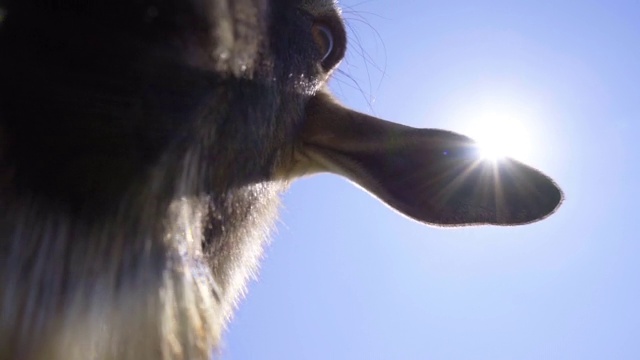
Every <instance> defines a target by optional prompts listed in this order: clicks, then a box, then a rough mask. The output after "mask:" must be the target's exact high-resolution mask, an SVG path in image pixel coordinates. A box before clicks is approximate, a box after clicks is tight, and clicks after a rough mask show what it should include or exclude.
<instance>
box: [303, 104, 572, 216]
mask: <svg viewBox="0 0 640 360" xmlns="http://www.w3.org/2000/svg"><path fill="white" fill-rule="evenodd" d="M300 137H301V138H300V139H299V140H300V144H301V145H300V147H299V150H298V155H297V157H298V159H300V161H301V162H300V163H299V164H298V165H299V166H298V173H311V172H318V171H329V172H333V173H336V174H340V175H343V176H345V177H347V178H349V179H350V180H351V181H353V182H355V183H356V184H358V185H360V186H361V187H363V188H364V189H366V190H367V191H369V192H370V193H371V194H373V195H374V196H376V197H378V198H379V199H380V200H382V201H383V202H385V203H386V204H388V205H389V206H391V207H392V208H394V209H396V210H397V211H399V212H400V213H402V214H404V215H406V216H408V217H410V218H413V219H415V220H417V221H420V222H424V223H428V224H432V225H440V226H460V225H472V224H497V225H517V224H526V223H530V222H533V221H537V220H540V219H543V218H545V217H546V216H548V215H549V214H551V213H553V212H554V211H555V210H556V208H557V207H558V205H559V204H560V203H561V201H562V197H563V195H562V192H561V190H560V189H559V188H558V187H557V186H556V184H555V183H554V182H553V181H552V180H551V179H550V178H548V177H547V176H545V175H543V174H542V173H540V172H539V171H537V170H535V169H533V168H531V167H529V166H526V165H524V164H522V163H520V162H518V161H515V160H511V159H502V160H500V161H498V162H494V161H491V160H483V159H482V158H481V157H480V156H479V152H478V149H477V147H476V145H475V143H474V142H473V141H472V140H471V139H469V138H467V137H465V136H462V135H458V134H455V133H452V132H447V131H443V130H435V129H416V128H411V127H408V126H403V125H399V124H395V123H391V122H388V121H384V120H380V119H377V118H374V117H371V116H368V115H364V114H360V113H357V112H355V111H352V110H349V109H346V108H344V107H342V106H340V105H339V104H337V103H336V102H335V101H334V100H333V99H332V98H331V96H330V95H328V94H327V93H325V92H320V93H319V94H317V95H316V96H315V97H314V98H313V99H311V101H310V102H309V104H308V106H307V120H306V122H305V124H304V127H303V128H302V130H301V134H300ZM301 169H304V170H301Z"/></svg>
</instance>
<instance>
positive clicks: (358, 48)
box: [223, 0, 640, 360]
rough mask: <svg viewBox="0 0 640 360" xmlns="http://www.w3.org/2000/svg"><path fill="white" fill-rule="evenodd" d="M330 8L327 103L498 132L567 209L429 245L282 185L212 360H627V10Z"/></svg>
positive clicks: (371, 212)
mask: <svg viewBox="0 0 640 360" xmlns="http://www.w3.org/2000/svg"><path fill="white" fill-rule="evenodd" d="M342 6H343V7H344V9H345V17H346V18H347V21H348V24H349V27H350V29H351V30H350V37H349V38H350V41H351V43H350V45H351V47H350V50H349V51H350V53H349V57H348V59H347V61H345V62H344V63H343V65H342V67H341V69H342V72H343V73H341V74H337V75H336V77H335V79H334V81H333V89H334V91H335V92H336V94H337V95H338V96H339V98H340V99H341V100H342V101H343V102H344V103H345V104H347V105H349V106H350V107H354V108H356V109H358V110H360V111H365V112H369V113H373V114H375V115H376V116H379V117H382V118H385V119H388V120H393V121H396V122H401V123H404V124H408V125H411V126H417V127H436V128H445V129H450V130H455V131H458V132H461V133H466V134H470V135H474V134H473V133H474V132H477V131H478V128H479V129H487V128H489V129H493V132H494V133H498V134H501V128H495V127H493V128H492V126H494V125H492V119H493V118H497V119H501V120H500V121H503V122H507V123H509V122H513V123H516V124H518V125H517V126H516V129H525V131H524V135H523V134H522V132H523V131H515V132H514V133H509V132H508V131H502V134H501V135H500V136H501V137H502V138H503V139H505V138H506V139H512V140H514V139H515V140H516V141H515V142H516V144H524V145H528V147H529V150H528V151H523V152H522V153H521V154H520V155H521V158H522V159H523V160H524V161H526V162H528V163H529V164H531V165H533V166H536V167H538V168H540V169H541V170H542V171H544V172H545V173H546V174H548V175H550V176H551V177H553V178H554V179H555V180H556V181H557V182H558V183H559V184H560V186H561V187H562V188H563V190H564V192H565V195H566V200H565V202H564V204H563V206H562V207H561V208H560V210H559V211H558V212H557V213H556V214H555V215H553V216H551V217H550V218H548V219H546V220H544V221H542V222H539V223H536V224H532V225H527V226H521V227H513V228H498V227H480V228H465V229H445V230H443V229H437V228H430V227H427V226H424V225H420V224H418V223H415V222H413V221H410V220H408V219H406V218H404V217H402V216H400V215H398V214H397V213H395V212H394V211H392V210H390V209H389V208H388V207H386V206H384V205H382V204H381V203H379V202H378V201H377V200H376V199H375V198H373V197H372V196H370V195H368V194H367V193H365V192H364V191H362V190H360V189H359V188H357V187H355V186H353V185H352V184H351V183H349V182H347V181H345V180H344V179H342V178H339V177H337V176H334V175H320V176H315V177H312V178H306V179H303V180H300V181H298V182H297V183H295V184H294V185H293V186H292V188H291V190H290V191H289V192H288V193H286V194H285V196H284V201H283V208H282V212H281V218H280V221H279V223H278V231H277V233H275V234H274V236H273V243H272V244H271V245H270V246H269V248H268V249H267V251H266V254H265V259H264V261H263V265H262V270H261V273H260V276H259V280H258V281H254V282H252V283H251V285H250V289H249V294H248V297H247V298H246V299H245V300H244V301H243V302H242V304H241V306H240V309H239V311H238V312H237V314H236V316H235V319H234V321H233V322H232V324H231V325H230V329H229V332H228V335H227V336H226V339H225V345H224V348H223V354H224V359H227V360H249V359H258V360H263V359H266V360H268V359H492V360H497V359H617V360H620V359H640V234H638V227H639V226H638V225H640V214H639V208H640V207H639V205H640V196H639V195H640V2H638V1H619V0H610V1H590V0H583V1H563V0H555V1H547V0H537V1H488V0H487V1H485V0H460V1H456V0H447V1H426V0H415V1H391V0H366V1H362V0H350V1H346V0H345V1H342ZM352 79H354V80H355V82H354V81H353V80H352ZM506 128H508V126H506V125H505V127H503V129H506ZM480 133H482V131H480ZM516 133H517V134H516ZM495 141H498V140H495Z"/></svg>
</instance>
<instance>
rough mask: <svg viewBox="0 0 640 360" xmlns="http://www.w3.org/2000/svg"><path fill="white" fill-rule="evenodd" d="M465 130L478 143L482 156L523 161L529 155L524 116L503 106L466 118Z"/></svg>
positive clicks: (529, 134)
mask: <svg viewBox="0 0 640 360" xmlns="http://www.w3.org/2000/svg"><path fill="white" fill-rule="evenodd" d="M465 133H466V134H467V135H468V136H470V137H471V138H472V139H474V140H475V141H476V142H477V143H478V147H479V148H480V154H481V156H482V157H483V158H484V159H488V160H493V161H497V160H499V159H500V158H502V157H512V158H516V159H519V160H526V159H529V158H531V156H532V155H533V154H532V153H533V151H532V145H531V137H532V136H531V135H532V131H531V129H530V128H529V127H527V122H526V115H525V114H523V113H519V112H518V111H516V110H515V109H509V108H508V107H505V106H495V107H493V108H487V109H484V111H482V112H480V113H476V114H475V116H474V117H473V118H472V119H469V125H468V129H467V131H465Z"/></svg>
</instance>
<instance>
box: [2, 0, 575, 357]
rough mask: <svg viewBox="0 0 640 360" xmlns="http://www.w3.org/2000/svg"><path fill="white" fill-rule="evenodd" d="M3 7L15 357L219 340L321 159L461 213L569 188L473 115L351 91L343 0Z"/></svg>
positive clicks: (7, 310) (8, 343)
mask: <svg viewBox="0 0 640 360" xmlns="http://www.w3.org/2000/svg"><path fill="white" fill-rule="evenodd" d="M0 8H1V9H2V12H1V13H0V21H1V23H0V359H65V360H67V359H206V358H208V357H209V356H210V355H211V353H212V350H213V349H214V348H215V346H216V344H217V343H218V341H219V340H220V336H221V332H222V330H223V329H224V326H225V324H226V323H227V322H228V320H229V318H230V317H231V315H232V311H233V309H234V307H235V306H236V302H237V301H238V299H239V298H240V297H241V296H242V295H243V293H244V291H245V283H246V281H247V279H248V278H249V277H250V276H251V275H252V273H254V272H255V270H256V267H257V263H258V260H259V258H260V254H261V251H262V247H263V245H264V243H265V240H266V239H267V237H268V234H269V230H270V229H271V227H272V226H273V219H274V216H275V214H276V210H277V207H278V194H279V193H280V192H281V191H282V190H284V189H285V188H286V186H287V185H288V183H289V182H290V181H291V180H292V179H294V178H296V177H299V176H302V175H306V174H311V173H314V172H318V171H331V172H334V173H337V174H340V175H343V176H346V177H348V178H349V179H350V180H352V181H354V182H355V183H357V184H359V185H360V186H362V187H363V188H365V189H366V190H368V191H370V192H371V193H372V194H373V195H375V196H377V197H378V198H380V199H381V200H382V201H384V202H385V203H387V204H388V205H389V206H391V207H393V208H395V209H396V210H398V211H400V212H401V213H403V214H405V215H407V216H409V217H412V218H414V219H416V220H418V221H422V222H425V223H429V224H434V225H443V226H452V225H466V224H502V225H508V224H524V223H528V222H531V221H535V220H538V219H541V218H544V217H546V216H547V215H548V214H550V213H551V212H553V211H554V210H555V209H556V207H557V206H558V204H559V203H560V202H561V199H562V194H561V192H560V190H559V189H558V188H557V187H556V185H555V184H554V183H553V182H552V181H551V180H550V179H548V178H547V177H546V176H544V175H542V174H541V173H539V172H538V171H536V170H534V169H532V168H529V167H527V166H525V165H523V164H520V163H518V162H515V161H513V160H505V161H504V162H503V163H502V164H498V165H495V164H493V163H490V162H483V161H481V160H480V159H479V158H478V157H477V152H476V151H475V147H474V144H473V142H472V141H471V140H470V139H468V138H466V137H464V136H462V135H457V134H453V133H449V132H446V131H441V130H430V129H413V128H409V127H405V126H401V125H397V124H393V123H389V122H386V121H383V120H380V119H375V118H372V117H369V116H366V115H363V114H359V113H356V112H353V111H351V110H348V109H346V108H344V107H342V106H341V105H339V104H337V103H336V102H335V101H334V100H333V99H332V98H331V96H330V95H329V92H328V90H327V88H326V85H325V84H326V81H327V80H328V78H329V76H330V73H331V71H332V70H333V69H335V67H336V66H337V65H338V62H339V61H340V60H341V59H342V57H343V55H344V51H345V48H346V35H345V30H344V27H343V24H342V20H341V18H340V12H339V10H338V8H337V5H336V3H335V2H334V1H331V0H155V1H154V0H130V1H125V0H75V1H71V0H68V1H46V0H0ZM327 36H330V37H331V38H330V39H329V38H327Z"/></svg>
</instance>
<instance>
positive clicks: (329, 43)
mask: <svg viewBox="0 0 640 360" xmlns="http://www.w3.org/2000/svg"><path fill="white" fill-rule="evenodd" d="M311 34H312V35H313V41H315V43H316V45H317V46H318V49H319V50H320V53H321V54H322V58H321V59H320V62H321V63H322V66H323V67H324V68H325V69H328V68H331V67H333V65H335V64H330V63H328V61H326V60H329V59H330V58H331V57H332V56H331V55H332V54H333V52H334V49H335V43H334V40H333V33H332V32H331V29H330V28H329V27H327V26H325V25H323V24H314V25H313V27H312V28H311Z"/></svg>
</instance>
